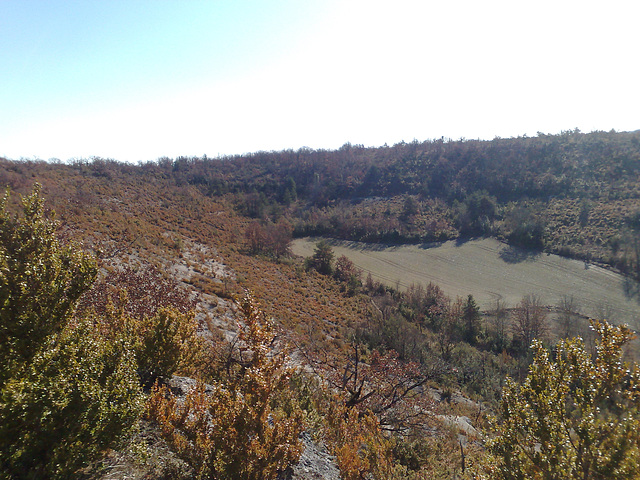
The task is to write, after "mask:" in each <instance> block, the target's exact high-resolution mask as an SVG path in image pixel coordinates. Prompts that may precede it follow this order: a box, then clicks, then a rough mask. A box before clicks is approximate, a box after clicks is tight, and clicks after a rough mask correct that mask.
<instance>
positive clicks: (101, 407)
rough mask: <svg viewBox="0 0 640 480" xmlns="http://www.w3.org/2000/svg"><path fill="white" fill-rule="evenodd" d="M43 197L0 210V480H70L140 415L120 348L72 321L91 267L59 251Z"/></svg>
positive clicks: (132, 375)
mask: <svg viewBox="0 0 640 480" xmlns="http://www.w3.org/2000/svg"><path fill="white" fill-rule="evenodd" d="M39 190H40V188H39V187H38V186H36V187H35V188H34V191H33V193H32V195H30V196H28V197H26V198H23V199H22V214H21V215H18V214H17V215H12V214H10V213H9V212H8V199H9V196H8V194H7V195H6V196H5V197H4V199H3V201H2V203H1V204H0V355H1V357H2V361H1V362H0V478H11V479H36V478H37V479H49V478H51V479H58V478H59V479H64V478H76V477H77V471H78V470H79V469H80V468H82V467H83V466H85V465H86V464H87V463H88V462H89V461H91V460H92V459H94V458H96V457H97V456H98V455H99V454H100V453H101V452H102V451H104V450H105V449H107V448H109V447H111V446H114V445H115V444H116V443H117V442H118V440H119V439H120V438H121V437H122V436H123V434H124V433H125V432H126V431H127V429H128V428H129V427H130V426H131V425H132V424H133V422H134V421H135V420H136V419H137V418H138V417H139V414H140V412H141V407H142V404H141V392H140V388H139V385H138V379H137V375H136V370H135V359H134V357H133V355H131V354H130V353H128V352H129V346H128V345H127V344H126V342H124V340H123V339H118V338H115V339H112V340H111V341H107V339H105V338H103V337H101V336H100V334H99V333H98V331H97V329H96V327H95V325H94V323H93V322H91V321H86V320H83V319H72V317H73V313H74V310H75V306H76V304H77V302H78V299H79V297H80V295H82V293H83V292H84V291H86V289H87V288H89V286H90V285H91V283H92V282H93V280H94V278H95V275H96V267H95V264H94V262H93V260H92V259H91V258H90V257H89V256H88V255H86V254H84V253H82V252H81V251H79V250H77V249H74V248H73V247H72V246H70V245H66V246H63V245H60V243H59V242H58V240H57V238H56V236H55V229H56V226H57V224H56V222H55V221H54V220H53V218H47V217H46V215H45V213H44V208H43V200H42V198H41V197H40V196H39Z"/></svg>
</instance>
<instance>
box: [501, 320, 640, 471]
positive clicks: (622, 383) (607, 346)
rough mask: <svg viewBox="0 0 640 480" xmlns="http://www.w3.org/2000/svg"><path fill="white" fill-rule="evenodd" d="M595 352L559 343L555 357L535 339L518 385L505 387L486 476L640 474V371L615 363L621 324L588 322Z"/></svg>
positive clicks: (623, 332)
mask: <svg viewBox="0 0 640 480" xmlns="http://www.w3.org/2000/svg"><path fill="white" fill-rule="evenodd" d="M592 326H593V328H594V329H595V330H596V332H597V333H598V334H599V335H600V339H599V341H598V342H597V355H595V356H593V357H592V356H591V355H590V354H589V353H588V350H587V348H586V347H585V344H584V342H583V341H582V340H581V339H576V338H574V339H571V340H562V341H561V342H560V343H559V344H558V346H557V347H556V353H555V358H552V356H551V355H550V354H549V352H547V351H546V350H545V349H544V348H543V347H542V344H541V343H540V342H539V341H535V342H534V347H533V348H534V351H535V357H534V360H533V364H532V365H531V367H530V368H529V374H528V376H527V378H526V379H525V381H524V383H523V384H522V385H518V384H516V383H514V382H512V381H508V382H507V386H506V387H505V389H504V392H503V398H502V401H501V403H500V413H501V414H502V423H501V424H500V425H498V427H497V437H496V438H495V439H494V440H493V441H492V443H491V450H492V452H493V454H494V455H495V456H496V458H497V461H498V463H497V466H496V468H495V471H494V472H493V476H492V478H499V479H505V480H507V479H522V478H532V479H547V478H553V479H559V480H561V479H574V478H580V479H607V478H616V479H623V478H638V474H640V461H639V459H640V445H639V444H638V435H639V434H640V394H639V392H638V386H639V385H640V368H639V367H638V365H637V364H634V365H629V364H627V363H626V362H623V361H622V355H623V354H622V347H623V345H624V344H625V343H627V342H628V341H629V340H630V339H631V337H632V335H631V330H629V329H628V328H627V327H615V326H612V325H610V324H608V323H606V322H602V323H600V322H593V323H592Z"/></svg>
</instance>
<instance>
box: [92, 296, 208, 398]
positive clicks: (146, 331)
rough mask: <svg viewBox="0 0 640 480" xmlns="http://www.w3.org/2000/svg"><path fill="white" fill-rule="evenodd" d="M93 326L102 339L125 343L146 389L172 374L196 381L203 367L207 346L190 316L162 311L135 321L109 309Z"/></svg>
mask: <svg viewBox="0 0 640 480" xmlns="http://www.w3.org/2000/svg"><path fill="white" fill-rule="evenodd" d="M96 323H97V324H99V326H100V327H101V330H102V332H103V334H104V335H105V336H107V337H109V338H112V339H115V340H117V339H118V338H126V339H127V340H128V342H129V345H130V346H129V348H131V350H132V352H133V353H134V356H135V362H136V370H137V372H138V375H139V378H140V382H141V384H142V385H143V386H145V387H150V386H151V385H153V384H154V382H155V381H156V380H158V379H166V378H168V377H171V375H173V374H174V373H182V374H185V375H191V376H194V377H196V376H198V374H199V372H198V370H199V367H202V366H203V365H204V364H205V361H206V353H207V351H208V349H207V345H208V344H207V343H206V341H205V340H204V338H203V337H199V336H198V334H197V322H196V319H195V317H194V314H193V312H189V313H181V312H179V311H178V310H176V309H173V308H166V307H162V308H160V309H158V310H157V311H156V312H155V313H154V314H152V315H143V316H139V317H135V316H133V315H130V314H128V313H126V312H125V311H124V310H123V309H122V308H120V309H116V308H114V307H112V306H111V307H109V308H107V309H106V312H105V315H104V317H102V318H96Z"/></svg>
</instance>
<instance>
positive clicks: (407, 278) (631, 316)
mask: <svg viewBox="0 0 640 480" xmlns="http://www.w3.org/2000/svg"><path fill="white" fill-rule="evenodd" d="M316 241H317V239H313V238H305V239H298V240H296V241H294V243H293V252H294V253H295V254H296V255H301V256H304V257H308V256H311V255H312V254H313V249H314V247H315V243H316ZM329 242H330V244H331V245H332V247H333V250H334V252H335V254H336V257H338V256H340V255H346V256H347V257H349V258H350V259H351V260H352V261H353V262H354V263H355V264H356V265H357V266H358V267H359V268H361V269H362V270H363V272H364V273H363V278H364V277H366V275H367V274H368V273H371V275H372V277H373V279H374V280H379V281H381V282H383V283H385V284H388V285H391V286H398V287H400V288H401V289H402V288H406V287H408V286H409V285H411V284H412V283H413V284H419V283H422V284H428V283H429V282H433V283H435V284H437V285H439V286H440V287H441V288H442V289H443V290H444V291H445V292H446V293H447V294H448V295H449V296H451V297H455V296H457V295H460V296H466V295H468V294H472V295H473V296H474V298H475V299H476V301H477V302H478V305H480V307H481V308H482V309H489V308H491V303H492V302H493V301H495V300H496V299H502V300H504V301H505V302H506V303H507V305H508V306H514V305H515V304H516V303H518V302H519V301H520V300H521V299H522V297H523V296H524V295H527V294H535V295H538V296H540V298H541V299H542V301H543V302H544V303H545V304H547V305H550V306H554V305H557V304H558V303H559V301H560V299H561V297H562V296H563V295H573V297H574V299H575V303H576V304H577V305H579V306H580V310H581V311H580V313H582V314H584V315H588V316H593V317H598V318H607V319H609V320H611V321H614V322H626V323H629V324H631V325H632V326H633V327H635V328H638V327H640V322H639V321H638V319H640V285H639V284H638V283H637V282H633V281H630V280H628V279H625V278H624V277H623V276H621V275H619V274H616V273H614V272H611V271H609V270H606V269H604V268H601V267H598V266H595V265H591V264H585V263H584V262H580V261H577V260H569V259H567V258H563V257H559V256H557V255H548V254H544V253H543V254H531V253H529V252H526V251H524V250H521V249H518V248H514V247H511V246H509V245H505V244H504V243H500V242H498V241H497V240H493V239H483V240H473V241H469V242H464V243H457V242H455V241H450V242H446V243H442V244H437V245H402V246H386V245H371V244H364V243H358V242H346V241H336V240H330V241H329Z"/></svg>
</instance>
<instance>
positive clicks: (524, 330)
mask: <svg viewBox="0 0 640 480" xmlns="http://www.w3.org/2000/svg"><path fill="white" fill-rule="evenodd" d="M511 329H512V332H513V337H514V340H516V341H517V342H518V343H519V344H520V348H521V349H522V351H523V352H525V351H527V349H528V348H529V346H530V345H531V342H533V340H534V339H536V338H537V339H540V340H545V339H546V338H547V335H548V334H549V325H548V323H547V312H546V309H545V307H544V306H543V305H542V302H541V300H540V297H539V296H537V295H533V294H532V295H525V296H524V297H523V298H522V300H521V301H520V303H518V305H517V306H516V308H515V310H514V314H513V320H512V322H511Z"/></svg>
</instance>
